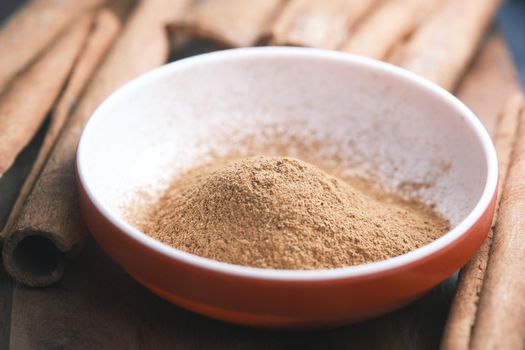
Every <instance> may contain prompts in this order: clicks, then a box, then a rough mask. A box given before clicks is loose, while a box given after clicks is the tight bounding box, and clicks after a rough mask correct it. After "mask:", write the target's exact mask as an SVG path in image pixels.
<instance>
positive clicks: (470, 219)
mask: <svg viewBox="0 0 525 350" xmlns="http://www.w3.org/2000/svg"><path fill="white" fill-rule="evenodd" d="M261 56H266V57H285V58H288V59H294V58H297V57H299V58H315V59H319V60H326V61H332V62H333V63H334V64H336V63H338V64H350V65H357V66H360V67H361V68H362V69H369V70H374V71H376V72H378V73H381V74H390V75H392V76H395V77H396V78H398V79H400V80H404V81H405V82H408V83H412V84H415V85H416V86H418V87H419V88H421V89H424V90H427V92H428V93H432V94H434V95H436V96H437V97H439V99H440V100H441V101H442V102H443V103H447V104H449V105H450V106H451V107H453V108H454V109H455V110H456V111H457V113H458V115H460V116H461V117H463V119H464V120H465V121H466V123H467V124H468V125H469V127H470V128H471V129H472V130H473V132H474V134H475V135H476V137H477V138H478V140H479V141H480V143H481V145H482V151H483V155H484V158H485V162H486V166H487V174H486V182H485V185H484V188H483V192H482V194H481V197H479V200H478V201H477V203H476V205H475V206H474V208H473V209H472V210H471V211H470V212H469V213H468V215H467V216H466V217H464V218H463V220H461V222H459V223H458V224H457V225H456V226H455V227H454V228H453V229H452V230H450V231H448V232H447V233H445V234H444V235H443V236H441V237H440V238H438V239H436V240H434V241H432V242H431V243H429V244H427V245H425V246H423V247H420V248H417V249H415V250H413V251H410V252H408V253H405V254H402V255H399V256H396V257H392V258H389V259H386V260H381V261H377V262H372V263H368V264H362V265H355V266H347V267H338V268H333V269H316V270H278V269H266V268H257V267H249V266H241V265H234V264H230V263H225V262H220V261H216V260H212V259H208V258H205V257H201V256H197V255H194V254H191V253H187V252H184V251H181V250H179V249H176V248H173V247H171V246H168V245H166V244H164V243H162V242H160V241H157V240H155V239H154V238H152V237H150V236H148V235H146V234H145V233H143V232H141V231H140V230H138V229H136V228H135V227H133V226H132V225H130V224H129V223H127V222H126V221H125V220H123V219H121V218H120V217H119V215H116V214H114V213H113V212H112V211H111V209H109V208H107V207H106V206H105V205H104V203H103V202H102V201H101V200H99V198H97V196H96V195H95V192H94V191H93V189H92V186H93V185H92V183H90V181H89V175H88V173H87V170H86V161H85V159H86V157H85V156H84V155H85V154H86V153H87V152H88V151H89V150H88V149H87V148H86V147H87V146H86V139H87V136H86V135H90V133H89V132H86V131H88V130H90V128H91V127H92V126H93V125H94V123H95V121H96V120H98V119H101V118H103V117H104V115H105V111H106V109H107V108H108V106H110V105H112V104H114V103H115V102H118V101H119V98H124V97H125V96H126V94H128V92H130V91H132V90H134V89H140V88H141V87H143V86H144V85H148V84H149V83H150V82H152V81H155V80H157V79H162V77H164V76H166V75H170V74H171V73H172V72H173V71H177V70H181V69H188V68H191V67H192V66H195V65H201V64H207V63H208V62H218V61H222V60H236V59H245V58H251V59H254V58H255V59H256V58H257V57H261ZM76 167H77V172H76V174H77V178H78V185H79V186H81V187H82V189H83V190H84V191H85V193H86V195H87V197H88V199H89V201H91V203H92V204H93V206H94V207H95V208H96V210H98V211H99V212H100V213H101V214H102V215H103V216H104V217H105V218H106V219H107V220H108V221H109V222H110V223H111V224H112V225H114V226H115V227H116V228H118V230H119V231H120V232H122V233H124V234H125V235H126V236H128V237H129V238H131V239H132V240H134V241H135V242H137V243H139V244H141V245H143V246H146V247H147V248H149V249H151V250H153V251H155V252H157V253H158V254H161V255H163V256H165V257H167V258H169V259H173V260H176V261H179V262H182V263H186V264H190V265H193V266H196V267H198V268H201V269H205V270H211V271H214V272H217V273H222V274H228V275H233V276H238V277H245V278H255V279H263V280H276V281H327V280H336V279H348V278H353V277H361V276H371V275H376V274H382V273H385V272H389V271H392V270H396V269H398V268H401V267H403V266H406V265H409V264H413V263H415V262H417V261H420V260H423V259H424V258H426V257H429V256H431V255H433V254H435V253H437V252H439V251H440V250H442V249H444V248H446V247H448V246H450V245H451V244H453V243H454V242H455V241H457V240H458V239H460V238H461V237H462V236H464V235H466V234H467V233H468V231H469V229H470V228H471V227H472V226H474V225H475V224H476V223H477V222H478V220H480V218H481V217H482V215H483V214H484V212H485V211H486V210H487V208H488V207H489V206H490V203H491V201H492V199H493V197H494V194H495V192H496V189H497V182H498V162H497V157H496V151H495V148H494V145H493V143H492V141H491V139H490V136H489V134H488V132H487V131H486V129H485V128H484V126H483V125H482V124H481V122H480V121H479V119H478V118H477V117H476V115H475V114H474V113H473V112H472V111H471V110H470V109H469V108H468V107H467V106H465V104H463V102H461V101H460V100H459V99H458V98H456V97H455V96H453V95H452V94H451V93H450V92H448V91H446V90H445V89H443V88H442V87H440V86H438V85H437V84H435V83H433V82H431V81H429V80H427V79H425V78H423V77H421V76H418V75H416V74H414V73H412V72H410V71H407V70H405V69H403V68H400V67H397V66H394V65H392V64H389V63H385V62H381V61H378V60H375V59H371V58H367V57H362V56H357V55H353V54H349V53H342V52H336V51H331V50H325V49H315V48H298V47H271V46H270V47H251V48H236V49H228V50H222V51H215V52H210V53H204V54H201V55H196V56H192V57H188V58H184V59H181V60H178V61H175V62H172V63H168V64H166V65H164V66H161V67H158V68H156V69H154V70H152V71H150V72H148V73H146V74H143V75H142V76H139V77H137V78H135V79H133V80H132V81H130V82H128V83H126V84H125V85H124V86H122V87H121V88H119V89H118V90H117V91H115V92H114V93H113V94H111V95H110V96H109V97H108V98H107V99H106V100H104V102H103V103H102V104H101V105H100V106H99V107H98V108H97V109H96V110H95V112H94V113H93V115H92V117H91V118H90V120H89V121H88V123H87V124H86V126H85V129H84V132H83V133H82V136H81V138H80V142H79V145H78V148H77V158H76Z"/></svg>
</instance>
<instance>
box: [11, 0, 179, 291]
mask: <svg viewBox="0 0 525 350" xmlns="http://www.w3.org/2000/svg"><path fill="white" fill-rule="evenodd" d="M185 3H186V1H177V2H175V1H172V0H143V1H141V2H140V3H139V5H138V6H137V8H136V9H135V10H134V12H133V13H132V15H131V18H130V19H129V21H128V22H127V24H126V26H125V27H124V29H123V32H122V35H121V36H120V37H119V39H118V40H117V42H116V43H115V46H114V47H113V48H112V50H111V51H110V52H109V54H108V57H107V58H106V59H105V61H104V62H103V64H102V66H101V67H100V70H99V71H98V72H97V73H96V74H95V76H94V77H93V80H92V81H91V83H90V84H89V86H88V87H87V89H86V92H85V93H84V95H83V97H82V98H81V100H80V101H79V103H78V106H77V107H76V108H75V110H74V112H73V114H72V115H71V117H70V119H69V120H68V122H67V123H66V125H65V126H64V129H63V130H62V132H61V134H60V137H59V139H58V140H57V143H56V145H55V146H54V148H53V150H52V152H51V154H50V156H49V159H48V161H47V163H46V165H45V166H44V169H43V170H42V173H41V175H40V177H39V178H38V179H37V181H36V182H35V185H34V187H33V190H32V191H31V193H30V195H29V197H28V199H27V201H26V203H25V205H24V207H23V208H22V210H21V213H20V216H19V218H18V220H17V221H16V223H15V225H14V227H13V229H12V230H11V232H10V233H9V234H8V235H7V237H6V238H5V241H4V246H3V252H2V257H3V261H4V266H5V268H6V271H7V272H8V273H9V274H10V275H11V276H13V277H14V278H15V279H16V280H17V281H19V282H21V283H24V284H27V285H30V286H46V285H49V284H52V283H53V282H56V281H57V280H58V279H60V277H61V276H62V274H63V273H64V268H65V263H66V257H69V256H71V255H74V253H75V252H77V251H78V250H79V249H80V248H81V246H82V244H83V242H84V238H85V236H86V229H85V227H84V225H83V224H82V222H81V219H80V213H79V210H78V198H77V191H76V186H75V176H74V160H75V149H76V146H77V143H78V140H79V138H80V134H81V132H82V129H83V127H84V125H85V123H86V122H87V120H88V119H89V117H90V116H91V114H92V113H93V111H94V110H95V108H96V107H97V106H98V105H99V104H100V103H101V102H102V101H103V100H104V99H105V98H106V97H107V96H108V95H109V94H111V93H112V92H113V91H115V90H116V89H117V88H119V87H120V86H122V85H123V84H124V83H126V82H128V81H129V80H131V79H133V78H135V77H136V76H138V75H140V74H142V73H144V72H146V71H148V70H150V69H152V68H155V67H157V66H159V65H161V64H162V63H164V62H165V61H166V59H167V55H168V41H167V36H166V32H165V25H166V23H167V22H168V21H170V20H171V19H173V18H174V16H175V15H176V12H177V11H179V10H180V9H181V8H182V6H181V5H183V4H185Z"/></svg>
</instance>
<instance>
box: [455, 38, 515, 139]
mask: <svg viewBox="0 0 525 350" xmlns="http://www.w3.org/2000/svg"><path fill="white" fill-rule="evenodd" d="M519 90H520V86H519V82H518V73H517V72H516V68H515V66H514V63H513V61H512V57H511V55H510V52H509V49H508V47H507V45H506V44H505V41H504V39H503V38H502V37H501V35H500V34H499V33H497V32H493V33H492V34H490V35H489V37H488V38H487V40H486V43H485V44H484V46H483V47H482V50H481V52H480V54H479V56H478V57H477V58H476V60H475V62H474V64H473V65H472V67H471V68H470V69H469V72H468V74H466V76H465V77H464V78H463V80H462V81H461V84H460V86H459V90H458V93H457V96H458V97H459V99H460V100H461V101H463V102H464V103H465V104H466V105H467V106H469V108H470V109H472V111H473V112H474V113H475V114H476V115H477V116H478V117H479V119H480V120H481V122H482V123H483V125H485V128H487V130H488V131H489V133H490V134H491V136H494V132H495V129H496V121H497V120H498V119H497V118H496V116H497V115H498V114H499V113H500V112H501V110H502V108H503V106H504V104H505V102H506V101H507V99H508V98H509V96H512V95H513V93H515V92H517V91H519Z"/></svg>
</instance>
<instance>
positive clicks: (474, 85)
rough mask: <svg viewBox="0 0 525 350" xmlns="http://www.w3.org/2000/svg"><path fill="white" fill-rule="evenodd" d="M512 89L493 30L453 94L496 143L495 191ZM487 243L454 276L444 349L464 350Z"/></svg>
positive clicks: (503, 161)
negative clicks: (482, 124) (496, 172)
mask: <svg viewBox="0 0 525 350" xmlns="http://www.w3.org/2000/svg"><path fill="white" fill-rule="evenodd" d="M517 92H519V84H518V80H517V73H516V71H515V69H514V66H513V63H512V58H511V57H510V54H509V52H508V49H507V48H506V46H505V44H504V42H503V39H502V38H501V36H500V35H499V34H498V33H493V34H492V35H491V36H490V37H489V40H488V41H487V43H486V44H485V45H484V47H483V49H482V51H481V54H480V56H479V57H478V58H477V59H476V60H475V62H474V65H473V66H472V67H471V69H470V70H469V72H468V74H467V75H466V77H465V78H464V79H463V81H462V82H461V85H460V88H459V90H458V94H457V96H458V97H459V98H460V99H461V100H462V101H463V102H465V103H466V104H467V105H468V106H469V107H470V108H471V109H472V110H473V111H474V112H475V113H476V114H477V115H478V117H479V118H480V120H481V121H482V122H483V123H484V124H485V127H486V128H487V130H488V132H489V134H491V136H492V138H493V140H494V142H495V146H496V152H497V153H498V160H499V168H500V183H499V186H500V189H501V186H502V185H503V183H504V181H505V180H504V179H505V174H506V171H507V168H508V162H509V159H510V155H511V153H512V145H513V143H514V140H515V136H516V134H515V130H516V129H517V113H516V112H515V109H516V107H515V106H516V97H514V98H513V99H511V100H510V101H509V99H508V98H509V96H514V95H515V94H516V93H517ZM518 103H519V100H518ZM513 106H514V107H513ZM513 110H514V111H513ZM498 200H499V198H498ZM496 217H497V215H496ZM496 217H495V219H496ZM491 245H492V231H491V232H490V233H489V236H488V237H487V239H486V240H485V242H484V243H483V245H482V246H481V248H480V249H479V251H478V252H477V253H476V255H475V256H474V257H473V258H472V259H471V260H470V261H469V262H468V263H467V265H465V267H464V268H463V269H462V270H461V272H460V274H459V279H458V282H457V287H456V294H455V296H454V300H453V303H452V307H451V309H450V313H449V316H448V322H447V325H446V328H445V332H444V335H443V338H442V344H441V347H442V349H444V350H447V349H451V350H452V349H454V350H455V349H468V346H469V342H470V337H471V331H472V327H473V325H474V322H475V319H476V313H477V308H478V303H479V294H480V291H481V287H482V284H483V280H484V277H485V270H486V266H487V261H488V258H489V250H490V246H491Z"/></svg>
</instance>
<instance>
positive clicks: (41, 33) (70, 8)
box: [0, 0, 105, 92]
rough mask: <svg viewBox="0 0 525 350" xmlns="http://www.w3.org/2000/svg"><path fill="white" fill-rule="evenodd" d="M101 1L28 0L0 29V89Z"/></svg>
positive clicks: (101, 0)
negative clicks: (80, 16)
mask: <svg viewBox="0 0 525 350" xmlns="http://www.w3.org/2000/svg"><path fill="white" fill-rule="evenodd" d="M103 1H105V0H75V1H61V0H32V1H30V2H29V3H28V4H27V5H25V6H24V7H22V8H21V9H20V10H19V11H18V12H17V13H15V14H14V15H13V16H11V17H10V18H9V19H8V20H7V22H6V23H5V24H4V25H3V26H2V28H1V29H0V52H2V54H1V55H0V92H1V91H2V90H3V89H4V88H5V86H6V85H7V83H8V82H9V80H10V79H11V78H12V77H13V76H14V75H15V74H17V73H18V72H20V71H21V70H22V69H23V68H24V67H26V66H27V65H28V64H29V63H30V62H31V61H32V60H33V59H34V58H35V57H36V56H37V55H38V54H39V53H40V52H41V51H43V50H44V49H45V48H46V47H47V46H48V45H49V44H50V43H51V42H52V41H53V40H54V39H55V38H56V37H57V36H58V35H59V34H60V33H61V32H62V31H63V30H64V29H66V27H67V26H68V25H69V24H70V23H71V22H72V21H73V20H74V19H76V18H77V17H78V16H79V15H80V14H82V13H83V12H85V11H87V10H89V9H90V8H94V7H96V6H98V5H100V4H101V3H102V2H103Z"/></svg>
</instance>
